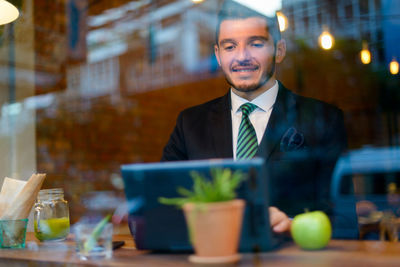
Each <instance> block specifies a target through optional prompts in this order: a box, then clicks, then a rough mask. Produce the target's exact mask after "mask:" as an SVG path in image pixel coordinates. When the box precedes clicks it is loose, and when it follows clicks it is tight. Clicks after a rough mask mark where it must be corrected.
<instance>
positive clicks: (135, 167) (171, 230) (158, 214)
mask: <svg viewBox="0 0 400 267" xmlns="http://www.w3.org/2000/svg"><path fill="white" fill-rule="evenodd" d="M213 168H229V169H231V170H241V171H242V172H243V173H245V174H246V176H247V179H246V180H245V181H244V182H243V183H242V184H241V186H240V187H239V188H238V190H237V197H238V198H241V199H244V200H245V201H246V209H245V213H244V220H243V224H242V225H243V226H242V234H241V241H240V246H239V250H240V251H242V252H250V251H266V250H270V249H271V248H273V247H275V245H276V244H275V242H274V240H273V237H272V233H271V230H270V227H269V217H268V197H267V196H268V185H267V179H266V177H265V175H263V160H262V159H260V158H255V159H251V160H243V161H233V160H227V159H212V160H196V161H177V162H160V163H142V164H129V165H123V166H121V172H122V177H123V179H124V184H125V194H126V198H127V203H128V208H129V226H130V230H131V233H132V235H133V237H134V239H135V242H136V246H137V248H138V249H146V250H155V251H165V252H185V251H191V250H192V247H191V245H190V242H189V238H188V232H187V227H186V223H185V219H184V215H183V211H182V210H180V209H178V208H177V207H175V206H169V205H163V204H161V203H159V200H158V198H159V197H167V198H172V197H179V195H178V193H177V188H178V187H184V188H187V189H191V188H192V185H193V181H192V178H191V175H190V173H191V172H192V171H196V172H198V173H199V174H202V175H203V176H206V177H210V176H211V175H210V170H211V169H213Z"/></svg>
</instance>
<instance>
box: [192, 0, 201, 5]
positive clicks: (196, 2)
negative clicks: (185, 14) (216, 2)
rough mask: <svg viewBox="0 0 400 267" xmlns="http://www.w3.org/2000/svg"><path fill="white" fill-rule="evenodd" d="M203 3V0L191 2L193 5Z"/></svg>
mask: <svg viewBox="0 0 400 267" xmlns="http://www.w3.org/2000/svg"><path fill="white" fill-rule="evenodd" d="M203 1H204V0H192V2H193V3H195V4H198V3H201V2H203Z"/></svg>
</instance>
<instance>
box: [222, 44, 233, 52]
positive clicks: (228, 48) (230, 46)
mask: <svg viewBox="0 0 400 267" xmlns="http://www.w3.org/2000/svg"><path fill="white" fill-rule="evenodd" d="M234 48H235V46H234V45H227V46H225V47H224V50H225V51H231V50H233V49H234Z"/></svg>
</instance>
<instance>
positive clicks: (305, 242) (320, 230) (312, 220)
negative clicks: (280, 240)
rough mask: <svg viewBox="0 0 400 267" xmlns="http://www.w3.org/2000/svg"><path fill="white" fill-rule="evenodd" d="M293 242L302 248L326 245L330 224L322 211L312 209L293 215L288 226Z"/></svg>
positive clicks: (316, 247) (320, 247) (329, 237)
mask: <svg viewBox="0 0 400 267" xmlns="http://www.w3.org/2000/svg"><path fill="white" fill-rule="evenodd" d="M290 232H291V234H292V237H293V240H294V242H296V244H297V245H299V246H300V247H301V248H302V249H307V250H316V249H322V248H324V247H326V245H328V243H329V240H331V236H332V226H331V222H330V220H329V218H328V216H327V215H326V214H325V213H324V212H322V211H312V212H306V213H303V214H299V215H297V216H296V217H294V219H293V221H292V226H291V228H290Z"/></svg>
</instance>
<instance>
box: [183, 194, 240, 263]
mask: <svg viewBox="0 0 400 267" xmlns="http://www.w3.org/2000/svg"><path fill="white" fill-rule="evenodd" d="M244 206H245V201H244V200H241V199H236V200H232V201H226V202H216V203H207V204H197V205H196V204H193V203H188V204H185V205H184V206H183V210H184V214H185V218H186V223H187V225H188V229H189V236H190V239H191V242H192V245H193V247H194V250H195V253H196V255H192V256H190V258H189V260H190V261H193V262H201V263H207V262H209V263H218V262H221V263H222V262H234V261H237V260H239V255H238V254H237V250H238V246H239V238H240V232H241V227H242V220H243V210H244Z"/></svg>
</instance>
